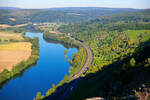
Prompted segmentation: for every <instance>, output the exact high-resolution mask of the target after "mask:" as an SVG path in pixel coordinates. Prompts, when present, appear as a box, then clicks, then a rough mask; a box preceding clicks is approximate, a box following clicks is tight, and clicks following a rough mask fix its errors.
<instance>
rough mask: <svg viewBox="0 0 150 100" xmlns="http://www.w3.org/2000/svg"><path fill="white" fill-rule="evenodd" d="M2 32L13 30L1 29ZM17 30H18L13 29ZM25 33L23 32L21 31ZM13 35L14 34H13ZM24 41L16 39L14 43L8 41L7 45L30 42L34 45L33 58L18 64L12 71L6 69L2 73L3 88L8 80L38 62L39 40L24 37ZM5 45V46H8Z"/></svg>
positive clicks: (0, 81) (0, 76)
mask: <svg viewBox="0 0 150 100" xmlns="http://www.w3.org/2000/svg"><path fill="white" fill-rule="evenodd" d="M1 30H3V31H4V30H5V31H11V32H12V29H1ZM13 30H16V29H13ZM16 31H17V32H20V31H19V30H16ZM21 32H23V30H22V31H21ZM12 33H13V32H12ZM22 38H23V39H21V41H18V40H15V38H14V39H13V41H12V40H11V41H7V43H20V42H29V43H31V44H32V47H31V49H32V51H31V56H30V57H29V58H28V59H27V60H26V61H21V62H20V63H18V64H17V65H15V66H14V67H13V68H12V70H11V71H8V70H7V69H4V70H3V71H2V72H1V73H0V86H2V85H3V84H4V83H5V82H7V81H8V80H10V79H12V78H13V77H15V76H16V75H19V74H21V73H22V72H23V71H24V70H25V69H27V68H28V67H29V66H30V65H32V64H35V63H36V61H37V60H38V54H39V39H38V38H37V37H35V38H33V39H30V38H29V37H24V35H23V37H22ZM4 42H5V41H3V43H4ZM7 43H4V44H7Z"/></svg>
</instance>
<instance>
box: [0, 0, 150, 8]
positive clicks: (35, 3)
mask: <svg viewBox="0 0 150 100" xmlns="http://www.w3.org/2000/svg"><path fill="white" fill-rule="evenodd" d="M0 6H7V7H8V6H9V7H19V8H53V7H113V8H139V9H145V8H150V0H0Z"/></svg>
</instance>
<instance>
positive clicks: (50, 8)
mask: <svg viewBox="0 0 150 100" xmlns="http://www.w3.org/2000/svg"><path fill="white" fill-rule="evenodd" d="M0 7H1V8H18V9H51V8H114V9H115V8H116V9H143V10H144V9H145V10H146V9H150V8H127V7H99V6H66V7H46V8H40V7H39V8H24V7H14V6H0Z"/></svg>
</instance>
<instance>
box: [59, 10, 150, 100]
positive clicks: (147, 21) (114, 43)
mask: <svg viewBox="0 0 150 100" xmlns="http://www.w3.org/2000/svg"><path fill="white" fill-rule="evenodd" d="M149 28H150V10H145V11H142V12H135V13H124V14H116V15H111V16H103V17H99V18H96V19H92V20H90V21H87V22H83V23H78V24H69V25H63V26H61V27H59V31H61V32H63V33H71V34H72V36H73V37H74V38H77V39H79V40H81V41H83V42H84V43H86V44H87V45H88V46H89V47H90V48H91V49H92V51H93V56H94V60H93V63H92V65H91V66H90V68H89V70H88V71H87V73H86V75H85V77H83V80H82V82H81V83H80V84H79V86H78V87H77V88H76V89H75V90H74V91H73V92H72V93H71V94H70V95H69V96H68V98H67V100H76V99H80V100H82V99H85V98H90V97H96V96H100V97H103V98H106V99H108V100H118V99H119V100H120V99H127V98H129V99H136V98H140V100H142V99H141V98H144V99H143V100H148V98H149V96H147V95H148V94H149V92H148V90H149V83H150V82H149V75H150V74H149V66H150V64H149V58H150V55H149V53H148V51H149V48H150V45H149V42H150V41H149V38H150V29H149ZM86 87H90V88H86ZM78 94H80V95H78Z"/></svg>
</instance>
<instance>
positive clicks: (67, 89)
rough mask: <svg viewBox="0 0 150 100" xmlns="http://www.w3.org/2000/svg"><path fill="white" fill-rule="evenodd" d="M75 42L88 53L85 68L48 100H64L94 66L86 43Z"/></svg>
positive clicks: (90, 51)
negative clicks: (83, 75)
mask: <svg viewBox="0 0 150 100" xmlns="http://www.w3.org/2000/svg"><path fill="white" fill-rule="evenodd" d="M72 39H73V38H72ZM75 41H76V42H77V43H78V44H80V45H81V46H82V47H83V48H84V49H85V51H86V55H87V57H86V60H85V63H84V65H83V67H82V68H81V69H80V70H79V71H78V72H77V73H76V74H75V75H73V79H72V80H71V82H70V83H68V84H65V85H64V86H62V87H61V88H59V89H58V90H57V91H56V92H55V93H54V94H52V95H51V96H49V97H47V98H46V100H56V98H57V99H58V100H64V99H65V98H66V97H67V96H68V95H69V94H70V93H71V92H72V91H73V89H74V88H76V87H77V86H78V84H79V83H80V81H81V80H82V78H81V75H82V74H85V73H86V72H87V70H88V69H89V66H90V65H91V64H92V61H93V53H92V50H91V49H90V48H89V47H88V46H87V45H85V44H84V43H82V42H80V41H78V40H75ZM58 96H59V98H58Z"/></svg>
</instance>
